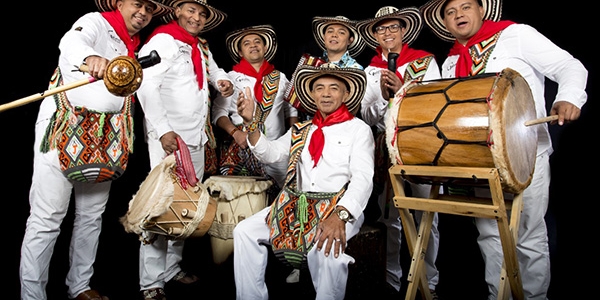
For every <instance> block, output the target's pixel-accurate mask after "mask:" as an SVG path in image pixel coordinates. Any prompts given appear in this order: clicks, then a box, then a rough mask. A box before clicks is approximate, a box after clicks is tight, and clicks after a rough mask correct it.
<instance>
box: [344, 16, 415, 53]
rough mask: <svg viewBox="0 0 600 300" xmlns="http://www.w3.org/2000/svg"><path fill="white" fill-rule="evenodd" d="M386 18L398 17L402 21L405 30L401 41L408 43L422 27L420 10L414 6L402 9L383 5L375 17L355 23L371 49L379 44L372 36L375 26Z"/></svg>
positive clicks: (412, 40) (413, 39)
mask: <svg viewBox="0 0 600 300" xmlns="http://www.w3.org/2000/svg"><path fill="white" fill-rule="evenodd" d="M387 19H398V20H401V21H402V22H404V26H405V27H406V32H405V33H404V36H403V37H402V43H404V44H407V45H409V44H410V43H412V42H414V41H415V40H416V39H417V36H418V35H419V32H421V29H423V18H422V17H421V12H419V9H418V8H416V7H406V8H403V9H397V8H395V7H393V6H385V7H382V8H380V9H379V10H378V11H377V13H376V14H375V18H372V19H367V20H363V21H359V22H358V24H357V25H356V26H357V27H358V31H359V32H360V34H361V35H362V37H363V38H364V39H365V42H367V45H368V46H369V47H371V48H372V49H376V48H377V47H378V46H379V42H377V39H376V38H375V37H374V36H373V32H374V30H375V26H376V25H377V24H378V23H379V22H381V21H383V20H387Z"/></svg>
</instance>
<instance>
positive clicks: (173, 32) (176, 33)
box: [147, 20, 204, 89]
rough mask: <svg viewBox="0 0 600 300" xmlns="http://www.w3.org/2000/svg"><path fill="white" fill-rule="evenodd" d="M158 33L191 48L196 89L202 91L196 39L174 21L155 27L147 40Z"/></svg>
mask: <svg viewBox="0 0 600 300" xmlns="http://www.w3.org/2000/svg"><path fill="white" fill-rule="evenodd" d="M159 33H166V34H168V35H170V36H172V37H173V38H174V39H176V40H178V41H181V42H184V43H186V44H188V45H190V46H192V62H193V63H194V71H195V72H196V80H197V81H198V87H199V88H200V89H202V87H203V86H204V72H203V70H202V55H201V54H200V49H199V48H198V38H197V37H195V36H193V35H191V34H190V33H189V32H187V31H186V30H185V29H184V28H183V27H181V26H179V24H177V21H175V20H172V21H171V22H169V23H167V24H164V25H160V26H158V27H156V29H154V31H153V32H152V34H150V36H149V37H148V39H147V40H150V39H151V38H152V37H153V36H155V35H156V34H159Z"/></svg>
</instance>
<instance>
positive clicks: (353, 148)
mask: <svg viewBox="0 0 600 300" xmlns="http://www.w3.org/2000/svg"><path fill="white" fill-rule="evenodd" d="M294 84H295V89H296V91H297V92H298V97H299V99H300V102H301V104H302V105H303V107H304V108H305V109H306V110H307V111H308V112H310V113H312V114H313V115H314V117H313V119H311V120H308V121H305V122H301V123H296V124H294V126H293V127H292V128H290V129H289V130H288V131H287V132H286V134H285V135H283V136H281V137H280V138H278V139H276V140H268V139H266V138H265V137H264V136H263V134H262V132H260V130H257V128H259V127H260V126H259V124H257V123H256V121H254V120H253V119H252V115H253V111H254V101H253V100H252V98H251V96H250V93H249V91H246V92H245V93H240V96H239V100H238V113H239V114H240V116H241V117H242V118H243V123H244V127H245V130H246V131H247V132H248V137H247V139H248V146H249V147H250V149H251V151H252V153H254V155H256V157H257V158H258V159H259V160H260V161H261V162H263V163H273V162H277V161H281V160H285V161H288V162H289V167H288V173H287V177H286V180H285V183H284V187H283V190H282V191H281V193H280V194H279V196H278V197H277V198H276V199H275V201H274V202H273V204H272V205H271V206H269V207H266V208H264V209H263V210H261V211H260V212H258V213H256V214H254V215H252V216H251V217H249V218H247V219H245V220H243V221H241V222H240V223H238V225H237V226H236V227H235V229H234V231H233V241H234V247H233V249H234V252H233V253H234V254H233V258H234V259H233V262H234V275H235V284H236V294H237V298H238V299H268V298H269V295H268V290H267V286H266V283H265V278H264V275H265V270H266V266H267V258H268V255H269V248H267V246H265V244H266V245H271V246H272V249H273V251H274V253H275V255H276V256H277V257H279V258H281V259H282V261H284V262H286V263H289V264H290V265H292V266H293V267H300V266H302V265H307V266H308V269H309V271H310V274H311V277H312V281H313V285H314V288H315V291H316V298H331V299H343V298H344V296H345V293H346V283H347V279H348V264H350V263H354V258H352V257H351V256H349V255H347V254H346V253H344V252H345V250H346V242H347V241H348V240H349V239H351V238H352V237H354V236H355V235H356V234H357V233H358V231H359V230H360V227H361V225H362V223H363V221H364V215H363V211H364V209H365V207H366V205H367V201H368V199H369V195H370V194H371V191H372V189H373V172H374V161H373V156H374V146H375V142H374V139H373V134H372V132H371V129H370V127H369V126H368V125H367V124H365V123H364V122H363V121H362V120H360V119H359V118H356V117H354V114H355V113H356V112H357V110H358V107H359V105H360V100H361V99H362V97H363V95H364V90H365V88H366V75H365V73H364V71H362V70H359V69H356V68H339V67H337V66H335V65H333V64H325V65H322V66H320V67H314V66H308V65H306V66H302V67H301V68H300V69H299V71H298V73H297V78H296V81H295V83H294ZM304 146H306V147H304ZM304 150H306V151H304ZM290 214H293V215H290ZM314 246H316V247H314Z"/></svg>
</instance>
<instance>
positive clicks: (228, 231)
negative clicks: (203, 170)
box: [204, 175, 273, 264]
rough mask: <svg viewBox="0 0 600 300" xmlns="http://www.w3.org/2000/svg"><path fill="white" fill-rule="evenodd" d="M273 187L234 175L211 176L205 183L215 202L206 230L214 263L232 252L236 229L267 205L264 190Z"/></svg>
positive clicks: (259, 180)
mask: <svg viewBox="0 0 600 300" xmlns="http://www.w3.org/2000/svg"><path fill="white" fill-rule="evenodd" d="M272 184H273V183H272V182H271V181H270V180H267V179H265V178H263V177H257V176H235V175H214V176H211V177H209V178H208V179H206V180H205V181H204V185H205V186H206V188H207V190H208V191H209V193H210V196H211V198H213V199H215V201H216V202H217V212H216V215H215V219H214V222H213V224H212V226H211V227H210V228H209V230H208V234H209V235H210V242H211V247H212V253H213V260H214V262H215V263H216V264H221V263H223V262H225V261H226V260H227V258H228V257H229V255H231V254H232V253H233V229H234V228H235V226H236V225H237V224H238V223H239V222H240V221H242V220H243V219H245V218H247V217H249V216H251V215H253V214H255V213H257V212H259V211H260V210H261V209H263V208H265V207H266V206H267V202H268V197H267V189H268V188H269V187H271V185H272Z"/></svg>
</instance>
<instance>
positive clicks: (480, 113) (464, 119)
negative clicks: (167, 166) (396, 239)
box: [385, 68, 537, 193]
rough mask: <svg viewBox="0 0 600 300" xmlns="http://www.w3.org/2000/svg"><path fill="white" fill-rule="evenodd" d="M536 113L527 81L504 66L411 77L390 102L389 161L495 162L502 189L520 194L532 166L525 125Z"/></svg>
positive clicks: (530, 136) (533, 142) (531, 133)
mask: <svg viewBox="0 0 600 300" xmlns="http://www.w3.org/2000/svg"><path fill="white" fill-rule="evenodd" d="M535 117H536V113H535V103H534V100H533V96H532V94H531V90H530V88H529V85H528V83H527V82H526V81H525V79H524V78H523V77H522V76H521V75H520V74H519V73H518V72H516V71H514V70H512V69H509V68H507V69H504V70H503V71H502V72H500V73H494V74H491V73H489V74H481V75H477V76H473V77H466V78H457V79H443V80H431V81H422V82H414V83H410V84H407V85H406V86H405V87H403V88H402V89H401V90H400V91H399V92H398V93H397V94H396V97H395V98H394V99H393V103H390V107H389V110H388V114H387V115H386V117H385V123H386V144H387V147H388V151H389V154H390V159H391V161H392V163H393V164H405V165H428V166H460V167H496V168H497V169H498V171H499V175H500V181H501V184H502V188H503V190H504V191H505V192H509V193H519V192H521V191H522V190H523V189H525V188H526V187H527V186H528V185H529V184H530V182H531V178H532V175H533V170H534V166H535V157H536V151H537V133H536V129H535V128H534V127H535V126H532V127H528V126H525V122H526V121H528V120H532V119H535ZM408 179H409V180H411V179H410V178H408ZM416 179H423V178H412V181H418V180H416ZM425 179H427V178H425ZM429 179H431V178H429Z"/></svg>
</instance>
